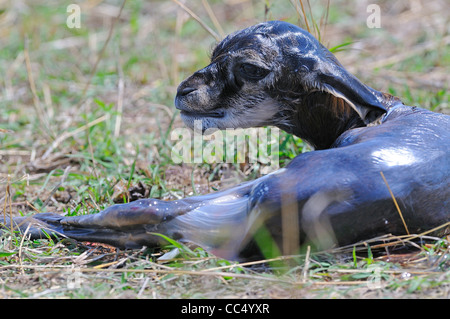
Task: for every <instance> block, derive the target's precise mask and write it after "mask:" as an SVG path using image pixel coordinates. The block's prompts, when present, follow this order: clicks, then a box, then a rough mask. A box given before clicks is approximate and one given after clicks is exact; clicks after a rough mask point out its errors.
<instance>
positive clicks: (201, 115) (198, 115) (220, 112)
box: [181, 110, 225, 118]
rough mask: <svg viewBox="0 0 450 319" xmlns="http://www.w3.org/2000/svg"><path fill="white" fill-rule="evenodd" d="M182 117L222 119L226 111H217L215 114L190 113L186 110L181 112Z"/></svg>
mask: <svg viewBox="0 0 450 319" xmlns="http://www.w3.org/2000/svg"><path fill="white" fill-rule="evenodd" d="M181 114H182V115H187V116H194V117H215V118H221V117H224V116H225V112H224V111H215V112H188V111H185V110H182V111H181Z"/></svg>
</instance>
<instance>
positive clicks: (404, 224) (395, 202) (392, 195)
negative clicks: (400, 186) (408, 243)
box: [380, 172, 409, 235]
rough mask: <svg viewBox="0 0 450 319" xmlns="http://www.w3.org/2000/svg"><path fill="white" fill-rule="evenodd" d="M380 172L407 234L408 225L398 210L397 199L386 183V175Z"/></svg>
mask: <svg viewBox="0 0 450 319" xmlns="http://www.w3.org/2000/svg"><path fill="white" fill-rule="evenodd" d="M380 174H381V177H382V178H383V181H384V183H385V184H386V186H387V188H388V190H389V193H390V194H391V197H392V200H393V201H394V204H395V207H396V208H397V211H398V214H399V215H400V218H401V219H402V222H403V226H404V227H405V230H406V233H407V234H408V235H409V230H408V226H406V223H405V220H404V219H403V214H402V211H401V210H400V207H399V206H398V203H397V200H396V199H395V196H394V194H393V193H392V190H391V188H390V187H389V184H388V182H387V180H386V177H384V174H383V172H380Z"/></svg>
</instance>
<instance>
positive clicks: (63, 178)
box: [41, 165, 71, 210]
mask: <svg viewBox="0 0 450 319" xmlns="http://www.w3.org/2000/svg"><path fill="white" fill-rule="evenodd" d="M70 169H71V166H70V165H69V166H67V167H66V169H65V170H64V174H63V176H62V178H61V181H60V182H59V183H58V184H56V186H55V187H53V189H52V191H51V192H50V195H48V197H47V199H46V200H45V202H44V204H43V205H42V207H41V210H42V209H43V208H44V207H46V206H47V204H48V202H49V201H50V199H51V198H52V196H53V194H55V192H56V191H57V190H58V188H59V187H60V186H61V185H63V184H64V182H65V181H66V178H67V175H68V174H69V171H70Z"/></svg>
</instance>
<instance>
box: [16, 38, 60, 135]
mask: <svg viewBox="0 0 450 319" xmlns="http://www.w3.org/2000/svg"><path fill="white" fill-rule="evenodd" d="M23 54H24V58H25V65H26V68H27V74H28V83H29V84H30V89H31V93H32V94H33V105H34V108H35V109H36V114H37V116H38V118H39V122H41V124H42V125H43V126H44V128H45V130H43V131H44V133H46V135H47V137H49V138H50V139H53V138H54V136H55V134H54V133H53V132H52V130H51V129H50V125H49V123H48V121H47V117H46V114H45V112H44V110H43V109H42V107H41V103H40V101H39V97H38V95H37V90H36V84H35V83H34V78H33V72H32V69H31V62H30V55H29V53H28V41H25V49H24V51H23Z"/></svg>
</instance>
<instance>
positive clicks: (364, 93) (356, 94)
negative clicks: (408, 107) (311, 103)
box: [317, 65, 387, 124]
mask: <svg viewBox="0 0 450 319" xmlns="http://www.w3.org/2000/svg"><path fill="white" fill-rule="evenodd" d="M327 69H328V68H327ZM332 69H333V72H331V73H328V72H327V73H322V72H319V73H318V74H317V77H318V82H319V83H320V85H321V86H322V87H321V89H322V90H323V91H326V92H328V93H330V94H332V95H334V96H336V97H338V98H341V99H343V100H345V101H346V102H347V103H348V104H350V106H351V107H352V108H353V109H354V110H355V111H356V112H357V113H358V114H359V116H360V117H361V119H362V120H363V121H364V123H366V124H368V123H370V122H373V121H375V120H376V119H377V118H379V117H380V116H381V115H382V114H384V113H386V111H387V109H386V107H385V106H384V105H383V103H382V101H383V96H382V93H381V92H378V91H376V90H374V89H372V88H370V87H368V86H366V85H365V84H363V83H362V82H361V81H359V80H358V79H357V78H356V77H355V76H353V75H352V74H350V73H349V72H348V71H347V70H345V69H344V68H343V67H342V66H341V65H333V67H332Z"/></svg>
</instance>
